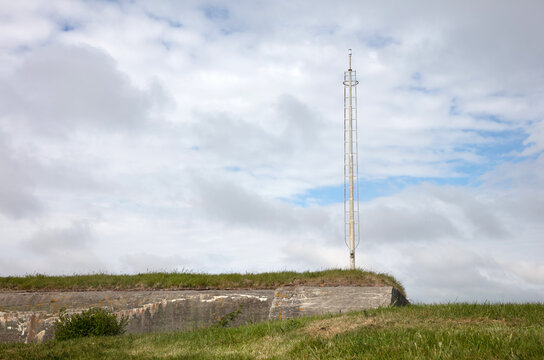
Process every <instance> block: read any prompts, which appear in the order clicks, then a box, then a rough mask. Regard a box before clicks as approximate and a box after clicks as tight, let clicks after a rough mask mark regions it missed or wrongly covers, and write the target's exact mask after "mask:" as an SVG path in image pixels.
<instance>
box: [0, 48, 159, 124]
mask: <svg viewBox="0 0 544 360" xmlns="http://www.w3.org/2000/svg"><path fill="white" fill-rule="evenodd" d="M4 83H5V84H7V86H4V88H3V89H2V90H1V92H2V99H3V101H2V102H1V103H0V107H1V108H2V110H3V112H2V117H3V118H4V121H5V122H8V125H7V126H10V127H14V128H15V129H17V128H18V126H21V125H23V126H25V128H27V129H29V130H31V131H35V132H37V133H38V134H45V135H66V132H68V131H73V130H75V129H82V130H89V129H91V130H94V129H105V130H110V131H121V130H123V131H131V130H132V129H133V128H134V127H140V126H142V125H143V123H144V122H145V120H146V117H147V115H148V110H149V108H150V106H151V99H150V97H149V96H148V94H146V93H145V92H144V91H141V90H138V89H136V88H134V87H133V86H132V84H131V83H130V80H129V79H128V77H127V76H126V75H124V74H123V73H121V72H120V71H119V70H117V69H116V67H115V61H114V60H113V59H112V58H111V57H109V56H107V55H106V54H105V53H104V52H103V51H101V50H100V49H96V48H93V47H90V46H85V45H81V46H64V45H53V46H46V47H41V48H37V49H35V50H34V51H32V52H30V53H29V54H27V55H26V57H25V60H24V61H23V63H22V64H21V66H20V67H19V68H18V69H17V70H16V71H15V72H14V73H13V74H12V76H11V77H8V78H7V79H4Z"/></svg>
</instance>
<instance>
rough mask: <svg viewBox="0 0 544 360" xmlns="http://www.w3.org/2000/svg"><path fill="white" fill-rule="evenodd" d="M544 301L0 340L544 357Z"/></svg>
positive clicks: (56, 346) (191, 353)
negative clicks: (61, 338) (180, 329)
mask: <svg viewBox="0 0 544 360" xmlns="http://www.w3.org/2000/svg"><path fill="white" fill-rule="evenodd" d="M543 317H544V304H521V305H520V304H495V305H490V304H480V305H477V304H447V305H411V306H406V307H394V308H382V309H378V310H367V311H366V312H357V313H350V314H345V315H341V316H322V317H314V318H302V319H296V320H283V321H274V322H265V323H259V324H252V325H246V326H241V327H236V328H221V327H212V328H208V329H200V330H196V331H190V332H177V333H163V334H138V335H122V336H116V337H95V338H85V339H76V340H70V341H50V342H47V343H44V344H40V345H32V344H0V359H12V360H16V359H134V360H137V359H377V360H380V359H459V360H463V359H467V360H468V359H470V360H474V359H542V358H544V323H543V322H542V318H543Z"/></svg>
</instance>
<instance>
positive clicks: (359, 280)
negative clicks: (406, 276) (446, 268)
mask: <svg viewBox="0 0 544 360" xmlns="http://www.w3.org/2000/svg"><path fill="white" fill-rule="evenodd" d="M289 285H318V286H340V285H352V286H394V287H396V288H397V289H399V290H400V291H401V292H402V293H403V294H404V288H403V286H402V285H401V284H400V283H399V282H398V281H397V280H396V279H395V278H393V277H392V276H390V275H387V274H379V273H374V272H370V271H363V270H339V269H333V270H324V271H313V272H311V271H307V272H293V271H282V272H269V273H259V274H251V273H248V274H237V273H232V274H217V275H214V274H204V273H200V274H199V273H197V274H195V273H185V272H174V273H167V272H156V273H145V274H136V275H110V274H92V275H70V276H47V275H41V274H37V275H27V276H22V277H16V276H7V277H0V290H27V291H31V290H32V291H49V290H136V289H137V290H145V289H154V290H156V289H169V290H177V289H274V288H277V287H279V286H289Z"/></svg>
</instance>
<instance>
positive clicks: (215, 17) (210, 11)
mask: <svg viewBox="0 0 544 360" xmlns="http://www.w3.org/2000/svg"><path fill="white" fill-rule="evenodd" d="M202 11H203V12H204V16H205V17H206V18H208V19H210V20H212V21H225V20H227V19H228V18H229V16H230V14H229V9H227V8H226V7H223V6H211V5H209V6H205V7H203V8H202Z"/></svg>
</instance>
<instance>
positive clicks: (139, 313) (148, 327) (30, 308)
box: [0, 290, 274, 342]
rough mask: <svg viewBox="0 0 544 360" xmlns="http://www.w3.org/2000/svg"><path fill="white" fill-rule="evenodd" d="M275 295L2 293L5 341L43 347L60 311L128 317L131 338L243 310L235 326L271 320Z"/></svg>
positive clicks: (0, 326) (0, 337)
mask: <svg viewBox="0 0 544 360" xmlns="http://www.w3.org/2000/svg"><path fill="white" fill-rule="evenodd" d="M273 296H274V290H207V291H191V290H183V291H84V292H40V293H24V292H0V341H2V342H22V341H24V342H41V341H44V340H47V339H51V338H53V336H54V334H53V332H54V331H53V324H54V322H55V321H56V320H57V319H58V314H59V311H60V309H62V308H66V309H67V312H68V313H78V312H81V311H83V310H86V309H89V308H92V307H102V308H107V309H110V310H112V311H113V312H114V313H115V314H117V316H118V317H121V316H128V318H129V322H128V325H127V328H126V329H127V333H146V332H164V331H175V330H191V329H195V328H198V327H205V326H209V325H212V324H215V323H217V322H218V321H219V320H220V319H221V318H222V317H223V316H225V315H226V314H228V313H231V312H234V311H237V310H241V312H240V314H239V315H238V316H237V317H236V318H235V319H234V320H233V321H232V322H231V323H230V324H231V325H241V324H245V323H247V322H258V321H264V320H267V319H268V313H269V311H270V305H271V303H272V298H273Z"/></svg>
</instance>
